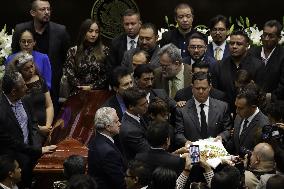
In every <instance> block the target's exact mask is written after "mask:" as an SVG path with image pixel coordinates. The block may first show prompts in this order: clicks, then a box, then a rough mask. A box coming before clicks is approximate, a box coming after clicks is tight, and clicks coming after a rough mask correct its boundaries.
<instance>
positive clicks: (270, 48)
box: [250, 20, 284, 100]
mask: <svg viewBox="0 0 284 189" xmlns="http://www.w3.org/2000/svg"><path fill="white" fill-rule="evenodd" d="M281 31H282V26H281V24H280V23H279V22H278V21H277V20H269V21H267V22H266V23H265V24H264V27H263V34H262V36H261V41H262V44H263V46H262V47H253V48H251V49H250V52H251V54H253V55H254V56H255V57H256V58H258V59H260V60H262V62H263V64H264V65H265V66H264V69H263V70H262V76H263V79H262V82H261V83H260V84H259V85H260V87H262V89H263V90H264V92H266V93H267V95H266V96H267V98H268V99H271V98H272V99H275V98H278V99H281V100H283V98H284V48H283V47H281V46H280V45H279V44H278V42H279V40H280V39H281Z"/></svg>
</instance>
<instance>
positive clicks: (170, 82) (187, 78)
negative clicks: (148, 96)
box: [154, 44, 191, 98]
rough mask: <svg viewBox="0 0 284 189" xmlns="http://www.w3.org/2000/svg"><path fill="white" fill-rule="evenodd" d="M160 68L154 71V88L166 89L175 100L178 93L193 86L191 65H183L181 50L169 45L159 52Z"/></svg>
mask: <svg viewBox="0 0 284 189" xmlns="http://www.w3.org/2000/svg"><path fill="white" fill-rule="evenodd" d="M158 55H159V57H160V67H159V68H157V69H155V70H154V76H155V80H154V88H155V89H164V90H165V91H166V92H167V94H168V95H169V96H170V97H172V98H174V96H175V95H176V92H177V91H178V90H180V89H183V88H184V87H188V86H190V85H191V65H188V64H183V63H182V59H181V55H180V52H179V49H178V48H177V47H176V46H175V45H173V44H168V45H165V46H164V47H162V48H161V50H160V51H159V54H158Z"/></svg>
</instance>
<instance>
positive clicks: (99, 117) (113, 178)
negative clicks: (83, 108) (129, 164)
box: [88, 107, 126, 189]
mask: <svg viewBox="0 0 284 189" xmlns="http://www.w3.org/2000/svg"><path fill="white" fill-rule="evenodd" d="M94 122H95V123H94V124H95V127H96V130H97V132H96V136H94V137H93V138H92V139H91V141H90V143H89V146H88V147H89V152H88V174H89V175H90V176H92V177H94V178H95V180H96V182H97V184H98V188H102V189H113V188H118V189H126V183H125V180H124V176H125V171H126V166H125V163H124V160H123V157H122V154H121V153H120V151H119V150H118V148H117V147H116V146H115V144H114V141H113V138H112V137H113V136H115V135H117V134H118V133H119V129H120V125H121V124H120V122H119V118H118V116H117V114H116V111H115V109H113V108H110V107H103V108H100V109H98V110H97V112H96V115H95V121H94Z"/></svg>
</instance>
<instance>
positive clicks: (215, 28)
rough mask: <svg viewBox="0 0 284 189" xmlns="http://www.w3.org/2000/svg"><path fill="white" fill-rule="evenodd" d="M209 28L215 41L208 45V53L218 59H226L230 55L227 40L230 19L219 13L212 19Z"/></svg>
mask: <svg viewBox="0 0 284 189" xmlns="http://www.w3.org/2000/svg"><path fill="white" fill-rule="evenodd" d="M209 28H210V35H211V37H212V39H213V41H212V42H211V43H210V44H209V45H208V47H207V52H206V53H207V54H208V55H209V56H210V57H212V58H214V59H216V60H217V61H221V60H224V59H225V58H227V57H228V56H229V55H230V51H229V44H228V43H227V42H226V39H227V34H228V29H229V21H228V19H227V18H226V17H225V16H223V15H217V16H215V17H214V18H212V19H211V20H210V24H209Z"/></svg>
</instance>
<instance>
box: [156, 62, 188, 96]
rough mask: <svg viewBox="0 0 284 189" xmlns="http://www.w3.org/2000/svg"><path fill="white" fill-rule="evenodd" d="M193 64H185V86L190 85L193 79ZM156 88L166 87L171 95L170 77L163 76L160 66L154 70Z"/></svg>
mask: <svg viewBox="0 0 284 189" xmlns="http://www.w3.org/2000/svg"><path fill="white" fill-rule="evenodd" d="M191 69H192V68H191V65H187V64H184V71H183V75H184V87H189V86H190V85H191V80H192V70H191ZM154 76H155V80H154V85H153V88H154V89H164V90H165V91H166V92H167V94H168V95H169V79H167V78H165V77H163V75H162V68H161V67H159V68H157V69H155V70H154Z"/></svg>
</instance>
